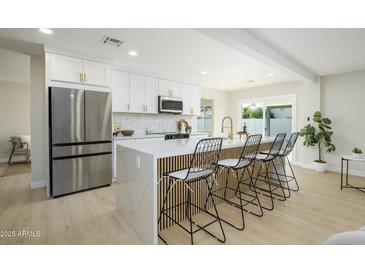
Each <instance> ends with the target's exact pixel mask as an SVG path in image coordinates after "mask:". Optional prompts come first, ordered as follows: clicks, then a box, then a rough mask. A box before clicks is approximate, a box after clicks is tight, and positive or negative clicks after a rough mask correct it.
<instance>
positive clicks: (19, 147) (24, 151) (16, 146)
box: [8, 136, 31, 165]
mask: <svg viewBox="0 0 365 274" xmlns="http://www.w3.org/2000/svg"><path fill="white" fill-rule="evenodd" d="M9 142H10V143H11V144H12V148H11V153H10V157H9V161H8V164H9V165H10V163H11V159H12V158H13V156H14V155H24V156H25V161H26V162H27V164H29V163H30V154H31V153H30V149H29V144H28V143H25V142H23V141H22V139H21V138H20V137H16V136H12V137H10V140H9Z"/></svg>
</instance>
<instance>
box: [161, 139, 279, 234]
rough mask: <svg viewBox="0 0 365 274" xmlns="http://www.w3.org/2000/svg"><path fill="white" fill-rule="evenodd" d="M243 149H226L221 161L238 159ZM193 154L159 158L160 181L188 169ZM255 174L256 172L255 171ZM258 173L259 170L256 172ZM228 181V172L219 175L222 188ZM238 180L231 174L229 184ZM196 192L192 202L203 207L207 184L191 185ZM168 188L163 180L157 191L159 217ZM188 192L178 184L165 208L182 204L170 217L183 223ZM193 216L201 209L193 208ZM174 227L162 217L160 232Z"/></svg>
mask: <svg viewBox="0 0 365 274" xmlns="http://www.w3.org/2000/svg"><path fill="white" fill-rule="evenodd" d="M271 144H272V143H271V142H267V143H263V144H261V145H260V148H259V150H260V151H264V150H268V149H269V148H270V146H271ZM241 151H242V147H235V148H226V149H222V151H221V153H220V156H219V159H220V160H223V159H229V158H238V157H239V156H240V154H241ZM192 156H193V154H186V155H177V156H172V157H164V158H159V159H158V160H157V176H158V180H160V179H161V177H162V174H163V173H165V172H170V171H173V170H177V169H183V168H188V167H189V164H190V162H191V159H192ZM254 172H255V171H254ZM256 172H257V170H256ZM225 180H226V172H220V173H219V175H218V181H219V182H221V185H220V187H221V186H222V182H225ZM235 180H236V179H235V178H234V177H233V176H232V174H231V173H230V175H229V178H228V184H229V185H230V186H234V185H236V181H235ZM191 186H192V188H193V190H194V192H193V193H192V202H193V203H195V204H196V205H198V206H200V207H203V206H204V204H205V201H206V198H207V195H208V189H207V186H206V183H205V182H204V181H198V182H195V183H192V184H191ZM167 188H168V179H167V178H164V179H162V180H161V182H160V184H159V185H158V191H157V214H158V215H159V213H160V210H161V207H162V202H163V198H164V197H165V194H166V191H167ZM216 188H217V186H216V185H214V186H213V189H216ZM187 191H190V190H189V189H188V188H187V187H186V186H185V185H184V184H183V183H176V185H175V187H174V188H173V189H172V190H171V191H170V193H169V195H168V198H167V201H166V205H165V208H169V207H172V206H174V205H178V204H181V205H179V206H177V207H175V209H174V210H171V211H170V213H169V214H170V215H171V216H172V218H174V219H175V220H176V221H178V222H182V221H184V220H185V218H186V216H185V209H186V205H185V204H183V203H184V202H185V201H186V196H187ZM228 193H229V194H228V195H229V196H228V198H233V195H234V193H232V192H228ZM219 202H221V201H219V200H217V199H216V203H219ZM211 206H212V204H211V201H209V203H208V208H210V207H211ZM192 210H193V215H195V214H197V213H199V209H197V208H196V207H192ZM172 225H173V222H172V220H171V219H169V218H168V217H166V216H164V215H163V216H162V218H161V221H160V224H159V227H158V228H159V230H160V231H161V230H164V229H167V228H169V227H171V226H172Z"/></svg>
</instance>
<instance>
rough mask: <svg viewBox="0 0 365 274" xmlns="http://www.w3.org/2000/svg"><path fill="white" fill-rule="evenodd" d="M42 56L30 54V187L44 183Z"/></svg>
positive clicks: (45, 155) (44, 139)
mask: <svg viewBox="0 0 365 274" xmlns="http://www.w3.org/2000/svg"><path fill="white" fill-rule="evenodd" d="M45 113H46V112H45V76H44V57H43V56H31V132H32V188H35V187H41V186H45V185H46V176H47V172H46V170H47V167H46V163H47V161H46V157H48V156H47V151H46V145H45V144H46V134H47V131H46V122H45Z"/></svg>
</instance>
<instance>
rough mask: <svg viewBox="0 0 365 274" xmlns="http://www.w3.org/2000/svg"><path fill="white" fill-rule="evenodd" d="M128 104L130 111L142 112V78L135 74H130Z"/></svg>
mask: <svg viewBox="0 0 365 274" xmlns="http://www.w3.org/2000/svg"><path fill="white" fill-rule="evenodd" d="M129 79H130V89H129V94H130V97H129V103H130V111H132V112H144V111H145V105H144V98H143V93H144V77H143V76H141V75H137V74H130V78H129Z"/></svg>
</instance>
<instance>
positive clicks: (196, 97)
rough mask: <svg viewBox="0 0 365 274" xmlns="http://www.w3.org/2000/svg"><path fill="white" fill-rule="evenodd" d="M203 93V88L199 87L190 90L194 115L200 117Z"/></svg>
mask: <svg viewBox="0 0 365 274" xmlns="http://www.w3.org/2000/svg"><path fill="white" fill-rule="evenodd" d="M201 93H202V91H201V88H200V87H197V86H193V87H192V89H191V90H190V105H191V108H192V112H191V114H192V115H200V100H201Z"/></svg>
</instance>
